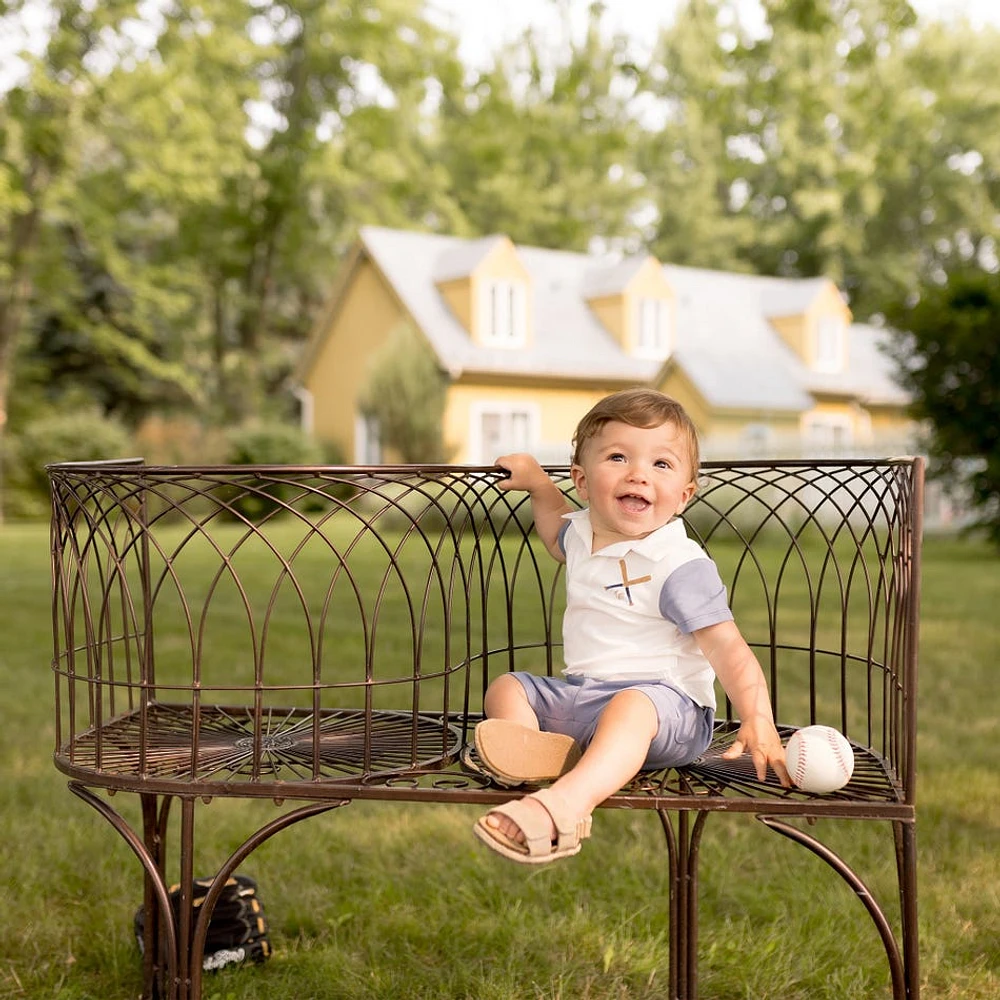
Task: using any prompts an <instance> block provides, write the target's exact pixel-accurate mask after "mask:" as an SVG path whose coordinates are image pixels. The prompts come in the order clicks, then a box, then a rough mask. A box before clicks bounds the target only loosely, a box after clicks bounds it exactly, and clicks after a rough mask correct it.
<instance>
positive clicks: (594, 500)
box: [475, 388, 791, 864]
mask: <svg viewBox="0 0 1000 1000" xmlns="http://www.w3.org/2000/svg"><path fill="white" fill-rule="evenodd" d="M573 447H574V455H573V463H572V468H571V475H572V477H573V483H574V485H575V486H576V490H577V493H578V494H579V496H580V498H581V500H583V501H584V502H585V503H586V504H587V508H586V509H584V510H580V511H573V509H572V508H571V507H570V505H569V504H568V503H567V501H566V498H565V497H564V496H563V494H562V492H561V491H560V490H559V488H558V487H557V486H556V485H555V483H553V482H552V480H551V479H550V478H549V477H548V475H546V473H545V472H544V470H543V469H542V468H541V466H540V465H539V464H538V462H536V461H535V459H534V458H532V457H531V456H530V455H524V454H516V455H504V456H502V457H500V458H498V459H497V465H498V466H500V467H502V468H504V469H506V470H508V471H509V472H510V478H508V479H506V480H503V481H501V482H500V483H499V487H500V488H501V489H505V490H525V491H527V492H528V493H529V494H530V496H531V510H532V515H533V517H534V521H535V529H536V531H537V533H538V535H539V537H540V539H541V540H542V542H543V543H544V544H545V547H546V548H547V549H548V551H549V552H550V553H551V554H552V556H553V557H554V558H555V559H557V560H559V561H560V562H565V563H566V594H567V603H566V613H565V616H564V619H563V654H564V659H565V663H566V669H565V671H564V674H565V677H564V678H556V677H545V676H536V675H534V674H530V673H522V672H514V673H508V674H504V675H503V676H501V677H499V678H497V679H496V680H495V681H494V682H493V683H492V684H491V685H490V686H489V689H488V690H487V692H486V698H485V703H484V709H485V714H486V716H487V718H486V720H485V721H483V722H481V723H480V724H479V726H477V727H476V734H475V739H476V747H477V750H478V752H479V756H480V758H481V759H482V761H483V763H484V765H485V766H486V767H487V768H488V769H489V770H490V771H491V772H492V773H494V774H495V776H496V777H497V778H498V779H499V780H500V781H502V782H506V783H511V784H518V783H522V782H540V781H548V780H551V779H555V780H554V781H553V784H552V785H550V786H549V787H547V788H542V789H540V790H539V791H536V792H534V793H532V794H531V795H528V796H525V797H524V798H521V799H515V800H513V801H511V802H508V803H506V804H504V805H502V806H498V807H497V808H496V809H493V810H491V811H490V812H489V813H487V815H486V816H484V817H482V818H481V819H480V820H479V821H478V822H477V824H476V826H475V833H476V835H477V836H478V837H479V838H480V839H481V840H482V841H484V842H485V843H486V844H487V846H489V847H490V848H491V849H492V850H494V851H497V852H498V853H500V854H502V855H504V856H505V857H508V858H511V859H512V860H515V861H519V862H522V863H525V864H541V863H546V862H549V861H553V860H555V859H557V858H563V857H568V856H570V855H573V854H576V853H577V852H578V851H579V850H580V841H581V840H583V839H584V838H586V837H588V836H589V835H590V824H591V813H592V812H593V810H594V809H595V808H596V807H597V806H598V805H599V804H600V803H601V802H603V801H604V800H605V799H606V798H607V797H608V796H610V795H612V794H614V793H615V792H617V791H618V790H619V789H620V788H622V786H623V785H625V784H627V783H628V782H629V781H630V780H631V779H632V778H633V777H634V776H635V775H636V774H637V773H638V772H639V771H640V770H643V769H647V768H663V767H680V766H683V765H685V764H689V763H691V762H692V761H693V760H695V759H696V758H697V757H698V756H699V755H700V754H702V753H703V752H704V751H705V749H706V748H707V747H708V745H709V742H710V741H711V738H712V726H713V722H714V713H715V692H714V681H715V678H716V677H717V678H718V679H719V681H720V683H721V684H722V687H723V689H724V690H725V692H726V694H727V695H728V697H729V700H730V701H731V702H732V705H733V707H734V708H735V710H736V712H737V714H738V716H739V719H740V723H741V724H740V729H739V732H738V733H737V735H736V739H735V740H734V742H733V745H732V746H731V747H730V748H729V749H728V750H727V751H726V752H725V754H724V755H723V756H724V757H725V758H727V759H734V758H736V757H739V756H740V754H742V753H745V752H748V753H750V754H751V756H752V758H753V762H754V766H755V768H756V771H757V776H758V777H759V778H760V779H761V780H763V779H764V778H765V776H766V774H767V768H768V767H769V766H770V767H771V768H772V769H773V770H774V772H775V774H776V775H777V776H778V778H779V780H780V781H781V783H782V784H783V785H786V786H789V785H790V784H791V782H790V780H789V777H788V772H787V770H786V769H785V758H784V751H783V748H782V745H781V739H780V737H779V736H778V732H777V730H776V729H775V725H774V718H773V715H772V713H771V705H770V700H769V698H768V692H767V682H766V680H765V678H764V674H763V671H762V670H761V668H760V664H759V663H758V662H757V659H756V657H755V656H754V654H753V652H752V651H751V649H750V647H749V646H748V645H747V643H746V641H745V640H744V638H743V636H742V635H741V633H740V631H739V629H738V628H737V627H736V625H735V623H734V621H733V615H732V612H731V611H730V609H729V605H728V603H727V599H726V590H725V587H724V586H723V584H722V581H721V579H720V577H719V573H718V570H717V569H716V567H715V564H714V563H713V562H712V561H711V559H709V557H708V556H707V555H706V553H705V552H704V550H703V549H702V548H701V547H700V546H699V545H698V544H697V543H696V542H694V541H692V540H691V539H689V538H688V537H687V534H686V532H685V529H684V524H683V522H682V521H681V520H680V519H679V518H678V515H679V514H680V513H681V511H682V510H684V507H685V506H686V505H687V503H688V502H689V501H690V500H691V497H692V496H694V493H695V490H696V489H697V484H696V477H697V473H698V467H699V457H698V439H697V435H696V433H695V429H694V426H693V424H692V423H691V420H690V418H689V417H688V415H687V413H686V412H685V411H684V409H683V407H681V406H680V404H678V403H677V402H676V401H675V400H673V399H671V398H670V397H668V396H665V395H663V394H662V393H660V392H657V391H655V390H652V389H644V388H638V389H626V390H623V391H621V392H616V393H614V394H612V395H610V396H608V397H606V398H604V399H602V400H601V401H600V402H599V403H597V405H596V406H594V407H593V408H592V409H591V410H590V411H589V412H588V413H587V414H586V415H585V416H584V418H583V419H582V420H581V421H580V424H579V426H578V427H577V430H576V434H575V436H574V439H573Z"/></svg>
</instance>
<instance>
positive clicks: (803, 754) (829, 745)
mask: <svg viewBox="0 0 1000 1000" xmlns="http://www.w3.org/2000/svg"><path fill="white" fill-rule="evenodd" d="M785 764H786V766H787V767H788V773H789V775H790V776H791V779H792V781H794V782H795V784H796V786H797V787H799V788H801V789H802V791H804V792H817V793H823V792H835V791H836V790H837V789H838V788H843V787H844V785H846V784H847V783H848V781H850V780H851V775H852V774H853V773H854V751H853V750H852V749H851V744H850V743H848V742H847V739H846V738H845V737H844V736H843V735H842V734H841V733H839V732H837V730H836V729H834V728H832V727H831V726H804V727H803V728H802V729H798V730H796V731H795V732H794V733H793V734H792V736H791V739H789V741H788V745H787V746H786V747H785Z"/></svg>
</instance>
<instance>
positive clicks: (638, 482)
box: [572, 420, 695, 550]
mask: <svg viewBox="0 0 1000 1000" xmlns="http://www.w3.org/2000/svg"><path fill="white" fill-rule="evenodd" d="M572 473H573V482H574V483H575V484H576V488H577V492H578V493H579V494H580V497H581V499H583V500H585V501H586V502H587V504H588V506H589V507H590V522H591V525H592V526H593V529H594V548H595V550H596V549H597V548H602V547H603V546H605V545H611V544H613V543H614V542H618V541H625V540H627V539H633V540H634V539H637V538H645V536H646V535H648V534H649V533H650V532H652V531H655V530H656V529H657V528H660V527H662V526H663V525H664V524H666V523H667V522H668V521H669V520H670V519H671V518H673V517H675V516H676V515H677V514H679V513H680V512H681V511H682V510H683V509H684V507H685V506H686V505H687V502H688V501H689V500H690V499H691V497H692V496H693V495H694V491H695V483H694V471H693V470H692V468H691V456H690V454H689V449H688V446H687V442H686V440H685V439H684V436H683V435H682V434H681V432H680V431H679V430H678V429H677V427H675V426H674V425H673V424H671V423H666V424H660V425H659V426H657V427H633V426H631V424H623V423H619V422H618V421H615V420H612V421H609V422H608V423H606V424H605V425H604V426H603V427H602V428H601V430H600V431H599V432H598V433H597V434H595V435H594V437H592V438H591V439H590V440H589V441H587V442H586V443H585V444H584V446H583V450H582V454H581V464H580V465H574V466H573V470H572Z"/></svg>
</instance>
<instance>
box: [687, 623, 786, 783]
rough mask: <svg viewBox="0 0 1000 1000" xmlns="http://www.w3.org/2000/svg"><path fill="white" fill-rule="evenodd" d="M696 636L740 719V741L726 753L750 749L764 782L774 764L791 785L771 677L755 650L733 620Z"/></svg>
mask: <svg viewBox="0 0 1000 1000" xmlns="http://www.w3.org/2000/svg"><path fill="white" fill-rule="evenodd" d="M693 635H694V637H695V639H696V641H697V643H698V645H699V647H700V648H701V651H702V652H703V653H704V654H705V656H706V658H707V659H708V662H709V663H711V664H712V669H713V670H714V671H715V673H716V676H717V677H718V678H719V681H720V682H721V684H722V687H723V689H724V690H725V692H726V694H727V695H728V696H729V700H730V701H731V702H732V703H733V708H735V709H736V714H737V715H738V716H739V718H740V731H739V732H738V733H737V734H736V740H735V742H734V743H733V745H732V746H731V747H730V748H729V749H728V750H727V751H726V752H725V753H724V754H723V755H722V756H723V757H724V758H725V759H726V760H734V759H735V758H736V757H739V756H740V754H742V753H743V752H744V751H749V753H750V755H751V757H752V758H753V763H754V767H755V768H756V770H757V777H758V778H759V779H760V780H761V781H763V780H764V779H765V778H766V777H767V768H768V765H770V766H771V767H772V768H773V770H774V773H775V774H776V775H777V776H778V779H779V780H780V781H781V783H782V784H783V785H784V786H785V787H786V788H788V787H791V779H790V778H789V777H788V770H787V769H786V767H785V751H784V748H783V747H782V746H781V737H780V736H778V730H777V729H776V728H775V725H774V715H773V713H772V712H771V700H770V698H768V694H767V680H766V679H765V678H764V671H763V670H761V668H760V664H759V663H758V662H757V657H756V656H754V655H753V650H751V649H750V647H749V646H748V645H747V643H746V640H745V639H744V638H743V635H742V633H741V632H740V630H739V629H738V628H737V627H736V624H735V623H734V622H731V621H727V622H719V623H718V624H717V625H709V626H708V627H707V628H700V629H697V630H696V631H695V632H694V633H693Z"/></svg>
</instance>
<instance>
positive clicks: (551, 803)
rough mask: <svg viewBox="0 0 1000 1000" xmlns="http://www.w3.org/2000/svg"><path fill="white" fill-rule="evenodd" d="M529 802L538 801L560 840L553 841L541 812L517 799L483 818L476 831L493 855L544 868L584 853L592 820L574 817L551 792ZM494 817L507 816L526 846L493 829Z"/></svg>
mask: <svg viewBox="0 0 1000 1000" xmlns="http://www.w3.org/2000/svg"><path fill="white" fill-rule="evenodd" d="M525 798H527V799H537V800H538V802H540V803H541V805H542V806H543V807H544V808H545V811H546V812H547V813H548V814H549V816H550V817H551V820H552V823H553V824H555V828H556V839H555V841H553V840H552V836H551V829H550V826H549V823H548V822H546V820H545V818H544V817H542V816H539V815H538V813H537V810H535V809H531V808H529V807H527V806H526V805H525V804H524V799H513V800H512V801H510V802H505V803H504V804H503V805H502V806H497V807H496V809H491V810H490V811H489V812H488V813H487V814H486V816H482V817H480V818H479V819H478V820H477V821H476V825H475V826H474V827H473V833H475V835H476V836H477V837H478V838H479V839H480V840H481V841H482V842H483V843H484V844H485V845H486V846H487V847H488V848H490V850H492V851H496V853H497V854H502V855H503V856H504V857H505V858H509V859H510V860H511V861H516V862H517V863H518V864H522V865H544V864H548V863H549V862H550V861H557V860H558V859H559V858H569V857H572V856H573V855H574V854H579V853H580V847H581V844H580V841H582V840H586V839H587V837H589V836H590V827H591V817H590V816H584V817H582V818H579V817H575V816H571V815H570V814H569V812H568V811H567V809H566V807H565V805H564V804H563V802H562V800H561V799H560V798H559V796H558V795H556V794H555V793H554V792H553V791H552V790H551V789H549V788H542V789H539V790H538V791H537V792H533V793H532V794H531V795H527V796H525ZM494 813H499V814H500V815H501V816H506V817H507V819H510V820H512V821H513V822H515V823H516V824H517V826H518V829H519V830H520V831H521V833H522V834H523V836H524V840H525V842H524V843H523V844H522V843H521V842H520V841H518V840H513V839H512V838H510V837H508V836H507V835H506V834H503V833H501V832H500V831H499V830H497V829H495V828H494V827H492V826H490V825H489V824H488V823H487V822H486V820H487V818H488V817H489V816H491V815H493V814H494Z"/></svg>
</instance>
